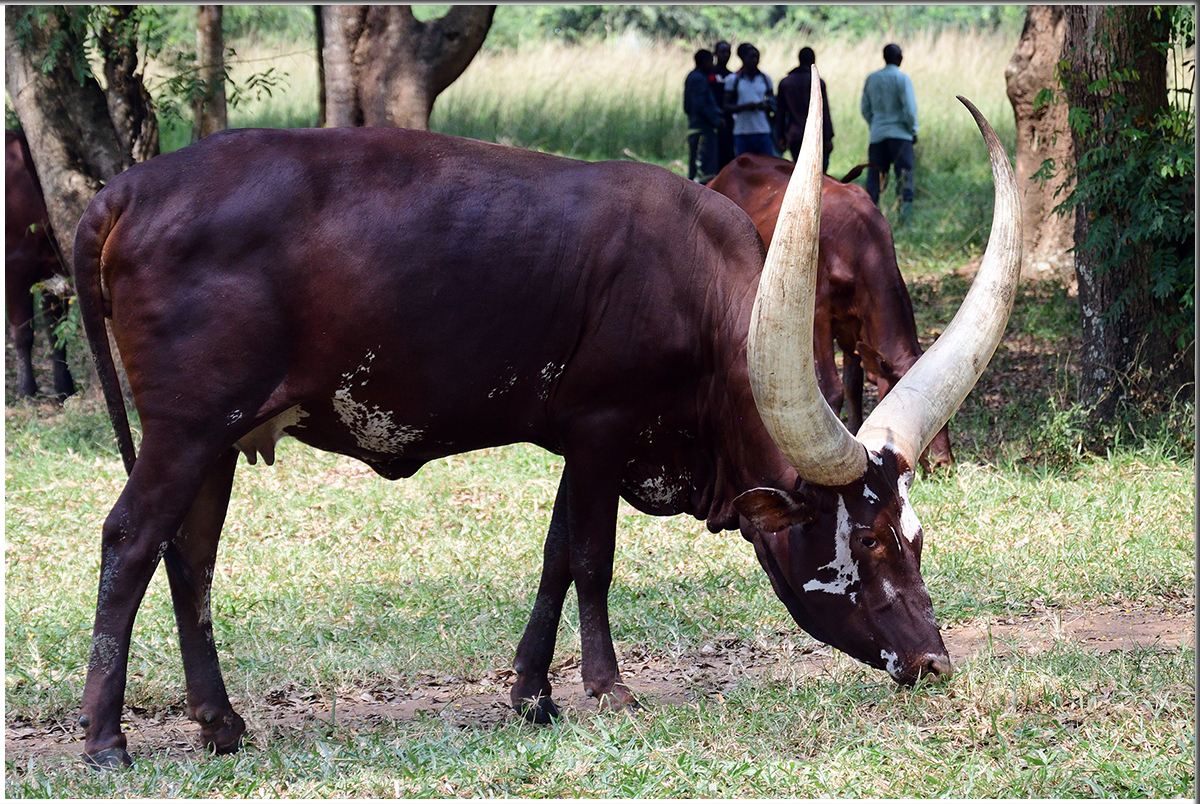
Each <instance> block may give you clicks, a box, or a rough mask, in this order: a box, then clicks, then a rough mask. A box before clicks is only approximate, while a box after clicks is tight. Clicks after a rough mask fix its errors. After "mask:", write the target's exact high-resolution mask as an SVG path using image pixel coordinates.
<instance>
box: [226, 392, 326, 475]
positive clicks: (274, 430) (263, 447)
mask: <svg viewBox="0 0 1200 804" xmlns="http://www.w3.org/2000/svg"><path fill="white" fill-rule="evenodd" d="M306 416H308V414H307V413H305V412H304V411H303V410H302V409H301V408H300V406H299V405H293V406H292V407H290V408H288V409H287V410H285V411H284V412H283V413H280V414H279V415H278V416H275V417H273V418H271V419H268V420H267V421H265V422H263V423H262V424H260V425H259V426H258V427H255V428H254V429H253V430H251V431H250V432H248V433H246V435H244V436H242V437H241V438H240V439H238V441H237V443H235V444H234V445H233V446H234V447H236V448H237V449H238V450H240V451H241V452H242V454H244V455H245V456H246V463H248V464H250V465H251V466H253V465H254V464H256V463H258V456H259V455H262V457H263V462H264V463H266V465H267V466H274V465H275V445H276V444H278V443H279V440H280V439H281V438H283V437H284V436H285V435H286V433H284V432H283V431H284V430H285V429H287V428H288V427H303V426H304V425H303V424H301V423H300V420H301V419H303V418H304V417H306Z"/></svg>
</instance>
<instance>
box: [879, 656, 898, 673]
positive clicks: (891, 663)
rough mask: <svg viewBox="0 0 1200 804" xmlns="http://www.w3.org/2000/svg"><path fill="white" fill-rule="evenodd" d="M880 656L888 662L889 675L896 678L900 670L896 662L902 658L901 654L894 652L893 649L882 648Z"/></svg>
mask: <svg viewBox="0 0 1200 804" xmlns="http://www.w3.org/2000/svg"><path fill="white" fill-rule="evenodd" d="M879 658H880V659H883V660H884V661H885V662H887V667H886V670H887V672H888V675H889V676H891V677H892V678H895V677H896V675H897V674H898V673H899V672H900V668H899V666H897V664H896V662H897V661H898V660H899V659H900V655H899V654H897V653H892V652H891V651H886V650H881V651H879Z"/></svg>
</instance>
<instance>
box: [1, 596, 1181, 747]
mask: <svg viewBox="0 0 1200 804" xmlns="http://www.w3.org/2000/svg"><path fill="white" fill-rule="evenodd" d="M943 636H944V638H945V642H946V647H947V648H948V649H949V651H950V656H951V658H952V660H953V661H954V664H955V665H956V666H957V667H960V668H961V667H963V666H965V665H967V664H969V663H970V662H971V661H972V659H973V658H974V657H977V656H979V655H980V654H981V653H982V652H984V651H990V652H991V654H992V655H994V656H996V657H1000V658H1003V657H1005V656H1010V655H1013V654H1016V653H1018V652H1026V653H1036V652H1040V651H1045V650H1048V649H1050V648H1053V647H1054V646H1055V645H1057V644H1059V643H1061V642H1063V641H1068V642H1071V643H1074V645H1075V646H1077V647H1080V648H1083V649H1085V650H1090V651H1095V652H1096V653H1101V654H1103V653H1110V652H1113V651H1133V650H1138V649H1157V650H1177V649H1180V648H1184V647H1186V648H1195V644H1196V621H1195V616H1194V612H1192V611H1190V610H1188V609H1187V608H1186V607H1183V606H1180V607H1178V608H1175V609H1171V610H1150V609H1142V608H1106V609H1100V610H1091V611H1057V610H1049V609H1048V610H1045V611H1043V612H1040V613H1038V614H1034V615H1029V616H1024V617H1019V618H1012V619H1007V620H999V621H996V620H990V621H984V620H981V621H979V622H975V623H969V624H965V625H960V626H956V627H954V628H949V629H945V630H944V631H943ZM620 658H621V664H622V672H623V674H624V676H625V679H626V681H627V682H628V683H629V685H630V686H631V687H632V688H633V689H634V690H635V691H636V692H637V694H638V695H639V697H640V699H641V700H642V702H643V703H644V704H645V705H646V706H647V707H651V708H652V707H655V706H671V705H679V704H687V703H690V702H694V701H696V700H699V699H702V698H708V699H710V700H720V696H721V695H722V693H723V692H727V691H729V690H730V689H731V688H733V687H734V686H735V685H737V684H739V683H741V682H742V681H743V680H744V679H745V678H746V677H760V676H770V675H771V674H773V673H779V674H783V673H787V674H796V675H813V676H815V675H818V674H820V673H823V672H827V671H829V670H831V669H834V668H835V667H836V666H837V665H838V664H839V663H849V662H853V660H852V659H849V658H847V657H846V656H845V655H843V654H840V653H837V652H835V651H833V650H832V649H830V648H828V647H827V646H824V645H821V644H820V643H817V642H814V641H812V640H809V639H806V638H803V637H801V638H799V639H796V640H793V639H782V640H773V641H772V643H771V644H770V645H768V644H766V643H763V644H759V645H750V644H746V643H745V642H741V641H738V640H729V641H722V640H714V641H712V642H711V643H708V644H705V645H704V646H702V647H701V648H700V649H698V650H696V651H693V652H691V653H688V654H685V655H683V656H680V657H678V658H664V657H654V656H639V655H630V654H628V653H626V654H625V655H622V656H621V657H620ZM511 680H512V674H511V671H508V670H503V671H493V672H490V673H488V674H487V675H486V676H484V677H483V678H480V679H477V680H467V679H457V678H434V677H425V678H421V679H418V681H417V683H416V685H415V686H414V687H413V688H411V689H407V688H406V689H405V690H403V691H400V690H396V689H391V688H382V687H381V688H376V689H362V690H353V691H351V692H349V693H347V692H346V691H345V690H343V691H341V692H340V693H339V695H338V696H337V698H336V700H333V699H332V698H331V697H330V696H328V695H324V696H322V695H315V694H306V693H304V692H302V691H300V690H298V689H294V688H288V689H279V690H273V691H272V692H270V693H269V694H268V695H267V696H266V697H265V699H263V700H259V701H253V702H246V701H235V706H238V707H239V708H240V710H241V713H242V715H243V716H244V717H245V718H246V722H247V724H248V726H249V736H250V739H251V740H253V739H254V735H255V733H258V734H269V733H279V732H287V731H292V730H296V731H307V730H311V729H313V728H321V727H323V726H328V725H329V724H330V723H331V721H336V724H337V726H338V727H339V728H340V729H349V730H352V731H355V730H363V731H366V730H372V729H376V728H378V727H379V726H380V725H381V724H382V723H384V722H386V721H397V720H399V721H403V720H410V719H415V718H420V717H438V718H442V719H444V720H446V721H447V722H449V723H451V724H453V725H456V726H459V727H462V728H488V727H490V726H492V725H494V724H496V723H498V722H500V721H501V720H503V719H505V718H512V717H516V715H515V713H514V712H513V711H512V709H511V708H510V707H509V705H508V685H509V683H510V682H511ZM551 683H552V684H553V686H554V689H555V700H556V701H557V702H558V704H559V706H560V707H561V709H562V711H563V714H564V716H565V717H568V718H570V717H571V716H572V715H574V714H580V713H583V712H588V711H594V710H595V709H596V703H595V701H593V700H591V699H589V698H587V697H585V695H584V693H583V689H582V682H581V680H580V674H579V665H578V658H577V657H574V658H572V659H569V660H568V661H567V662H566V663H564V664H562V665H559V666H558V667H556V668H555V670H554V672H553V674H552V676H551ZM880 683H887V679H886V677H885V676H884V675H882V674H880ZM124 721H125V724H126V726H125V728H126V731H127V732H128V733H129V737H130V743H131V746H132V747H134V750H135V751H136V753H137V754H140V755H143V756H144V755H148V754H158V753H162V752H166V753H167V754H169V755H176V756H179V757H182V756H186V755H188V754H193V753H195V752H196V751H198V750H199V748H198V735H199V726H197V725H196V724H194V723H190V722H188V721H187V720H186V718H185V717H184V716H183V714H182V712H181V711H179V710H173V711H171V712H167V713H164V712H157V713H149V712H145V711H138V710H136V709H130V708H127V709H126V710H125V718H124ZM82 747H83V743H82V731H81V730H80V729H79V728H78V727H77V726H76V725H75V724H74V723H73V722H66V723H27V722H6V724H5V734H4V750H5V757H6V759H7V760H9V761H17V762H20V761H21V760H23V759H28V758H33V759H38V760H51V761H53V760H59V759H70V760H76V759H77V758H78V757H79V755H80V752H81V751H82Z"/></svg>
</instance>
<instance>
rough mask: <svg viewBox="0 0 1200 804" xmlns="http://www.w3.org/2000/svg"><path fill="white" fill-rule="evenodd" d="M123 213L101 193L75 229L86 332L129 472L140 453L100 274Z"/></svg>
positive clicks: (77, 290) (74, 263)
mask: <svg viewBox="0 0 1200 804" xmlns="http://www.w3.org/2000/svg"><path fill="white" fill-rule="evenodd" d="M120 215H121V210H120V207H119V204H118V202H116V201H115V199H114V198H113V196H112V195H106V194H101V195H99V196H97V197H96V198H94V199H92V203H91V204H89V205H88V208H87V210H86V211H85V212H84V213H83V217H82V218H80V219H79V226H78V228H77V229H76V230H75V259H74V260H73V261H72V266H73V269H74V273H75V295H76V297H77V299H78V302H79V314H80V317H81V318H82V320H83V331H84V333H85V334H86V335H87V339H88V346H90V347H91V350H92V360H94V361H95V363H96V374H97V376H98V377H99V379H100V389H101V391H103V393H104V402H105V404H106V405H107V406H108V418H109V421H111V422H112V426H113V432H114V433H115V434H116V436H117V448H118V449H119V450H120V451H121V460H122V461H124V462H125V471H126V472H127V473H129V472H132V471H133V463H134V459H135V458H136V457H137V455H136V450H135V449H134V446H133V432H132V431H131V429H130V427H129V414H128V412H127V411H126V410H125V398H124V396H122V394H121V383H120V380H119V379H118V376H117V366H116V362H115V360H114V359H113V353H112V347H111V346H110V345H109V340H108V327H107V325H106V324H105V321H104V319H105V318H106V316H105V308H106V306H107V305H106V304H105V300H104V292H103V288H102V287H101V283H102V279H101V275H100V257H101V254H102V253H103V251H104V243H105V241H106V240H107V239H108V236H109V234H111V233H112V230H113V227H114V226H115V225H116V223H117V219H118V218H119V217H120Z"/></svg>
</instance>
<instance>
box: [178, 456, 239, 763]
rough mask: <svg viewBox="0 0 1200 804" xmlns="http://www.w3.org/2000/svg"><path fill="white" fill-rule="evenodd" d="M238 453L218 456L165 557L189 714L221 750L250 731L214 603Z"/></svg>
mask: <svg viewBox="0 0 1200 804" xmlns="http://www.w3.org/2000/svg"><path fill="white" fill-rule="evenodd" d="M237 456H238V452H237V450H234V449H230V450H229V451H228V452H226V453H225V454H224V455H222V456H221V457H220V458H219V459H217V463H216V465H215V466H214V467H213V469H212V471H211V472H209V474H208V478H207V479H205V481H204V485H203V486H201V488H200V493H199V495H197V497H196V502H195V503H194V504H193V505H192V508H191V510H190V511H189V512H188V515H187V518H186V519H184V522H183V527H182V528H180V530H179V534H178V535H177V536H176V537H175V538H174V539H172V540H171V542H170V543H169V544H168V545H167V552H166V554H165V555H164V556H163V558H164V559H165V561H164V563H165V564H166V566H167V578H168V579H169V580H170V582H171V600H172V602H173V603H174V606H175V621H176V623H177V624H178V626H179V646H180V649H181V651H182V653H183V671H184V675H185V677H186V678H187V710H186V711H187V716H188V719H189V720H193V721H195V722H197V723H199V724H200V736H201V738H202V740H203V742H204V747H205V748H207V749H209V750H211V751H214V752H216V753H218V754H227V753H232V752H233V751H236V750H238V748H239V747H240V746H241V740H242V734H243V733H244V732H245V731H246V724H245V722H244V721H243V720H242V718H241V717H240V716H239V715H238V714H237V712H235V711H233V706H232V705H231V704H230V703H229V696H228V695H227V694H226V691H225V681H224V679H223V678H222V677H221V666H220V662H219V660H218V658H217V646H216V642H215V641H214V640H213V630H212V607H211V593H212V581H213V570H214V567H215V565H216V560H217V543H218V542H219V540H220V538H221V528H222V527H223V525H224V524H225V512H226V510H227V509H228V507H229V492H230V489H231V488H232V486H233V473H234V469H235V467H236V466H237Z"/></svg>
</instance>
